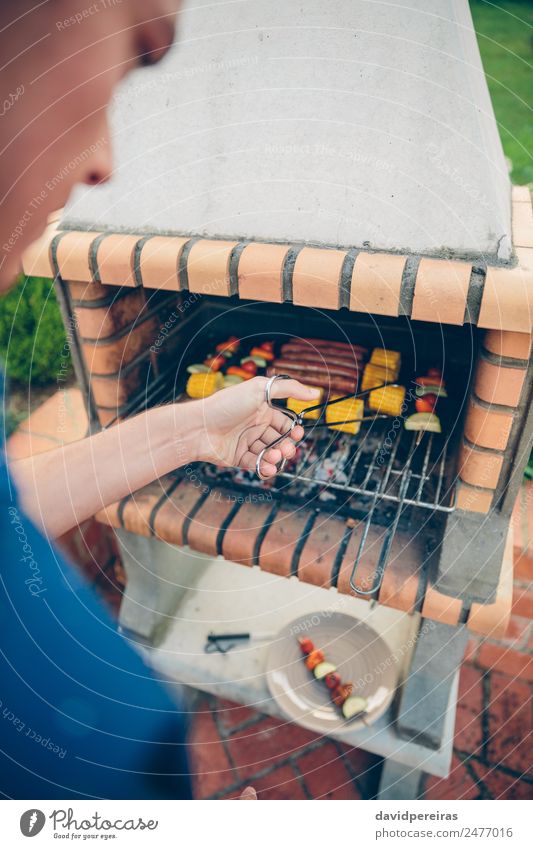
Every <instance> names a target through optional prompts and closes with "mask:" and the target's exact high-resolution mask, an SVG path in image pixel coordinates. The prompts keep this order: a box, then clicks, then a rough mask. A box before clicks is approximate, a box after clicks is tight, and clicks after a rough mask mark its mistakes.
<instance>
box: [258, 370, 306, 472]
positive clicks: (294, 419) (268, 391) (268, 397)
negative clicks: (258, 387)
mask: <svg viewBox="0 0 533 849" xmlns="http://www.w3.org/2000/svg"><path fill="white" fill-rule="evenodd" d="M276 380H291V377H290V375H288V374H274V375H273V376H272V377H270V378H269V379H268V380H267V383H266V386H265V401H266V403H267V404H268V406H269V407H270V408H271V409H272V410H280V412H282V413H284V414H285V415H286V416H287V418H288V419H291V426H290V428H289V430H287V431H285V433H282V434H281V436H278V438H277V439H275V440H274V441H273V442H271V443H270V444H269V445H266V446H265V447H264V448H262V449H261V451H260V452H259V454H258V455H257V460H256V461H255V472H256V474H257V477H258V478H259V480H262V481H264V480H268V479H269V478H270V477H272V475H264V474H263V473H262V471H261V463H262V462H263V458H264V456H265V453H266V452H267V451H270V449H271V448H275V447H276V445H279V444H280V442H283V440H284V439H286V438H287V437H288V436H290V435H291V433H292V432H293V430H294V428H295V427H296V425H298V424H300V423H301V416H299V415H297V413H295V412H294V411H293V410H289V409H284V408H282V407H276V406H275V405H274V404H273V403H272V386H273V384H274V382H275V381H276ZM286 463H287V458H286V457H282V458H281V460H280V461H279V462H278V463H276V464H275V466H276V474H279V473H280V472H282V471H283V469H284V468H285V465H286Z"/></svg>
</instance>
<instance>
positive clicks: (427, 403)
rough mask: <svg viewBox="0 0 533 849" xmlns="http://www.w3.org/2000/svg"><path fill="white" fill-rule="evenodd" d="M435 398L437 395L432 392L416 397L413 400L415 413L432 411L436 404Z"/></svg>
mask: <svg viewBox="0 0 533 849" xmlns="http://www.w3.org/2000/svg"><path fill="white" fill-rule="evenodd" d="M437 400H438V399H437V396H436V395H434V394H433V393H432V392H430V393H428V394H427V395H422V397H421V398H417V399H416V401H415V407H416V411H417V413H432V412H433V411H434V410H435V407H436V406H437Z"/></svg>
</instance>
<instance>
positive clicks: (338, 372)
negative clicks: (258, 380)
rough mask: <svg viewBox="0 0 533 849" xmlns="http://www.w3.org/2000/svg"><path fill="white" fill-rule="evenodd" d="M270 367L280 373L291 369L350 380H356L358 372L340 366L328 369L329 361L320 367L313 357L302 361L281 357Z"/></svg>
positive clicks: (348, 367) (349, 367)
mask: <svg viewBox="0 0 533 849" xmlns="http://www.w3.org/2000/svg"><path fill="white" fill-rule="evenodd" d="M272 365H275V366H276V368H278V369H279V370H280V371H283V369H284V368H292V369H297V370H298V371H301V372H307V371H313V372H319V373H320V374H322V375H323V376H324V377H326V378H333V377H348V378H351V379H353V380H357V377H358V375H359V371H358V369H357V367H354V366H345V365H342V366H338V365H336V366H333V365H331V367H330V362H329V360H328V362H327V363H326V364H325V365H322V364H321V363H320V361H318V362H317V359H316V357H315V359H314V360H304V359H297V360H296V359H294V360H291V359H285V357H283V358H280V359H278V360H275V361H274V363H273V364H272Z"/></svg>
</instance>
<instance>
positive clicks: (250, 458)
mask: <svg viewBox="0 0 533 849" xmlns="http://www.w3.org/2000/svg"><path fill="white" fill-rule="evenodd" d="M273 450H276V449H273ZM280 459H281V452H280V451H278V459H277V460H276V461H275V462H279V460H280ZM239 465H240V467H241V469H244V470H245V471H247V472H255V471H256V465H257V454H252V452H251V451H246V453H245V454H243V456H242V459H241V462H240V463H239ZM259 468H260V469H261V474H262V475H263V476H264V477H266V478H273V477H274V476H275V475H277V473H278V467H277V466H276V465H275V464H274V463H272V462H269V463H267V462H265V460H262V462H261V464H260V467H259Z"/></svg>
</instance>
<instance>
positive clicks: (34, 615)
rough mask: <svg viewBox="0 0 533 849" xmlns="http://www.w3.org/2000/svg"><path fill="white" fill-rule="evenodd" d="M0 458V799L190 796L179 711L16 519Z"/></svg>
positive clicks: (92, 601)
mask: <svg viewBox="0 0 533 849" xmlns="http://www.w3.org/2000/svg"><path fill="white" fill-rule="evenodd" d="M1 384H2V379H1V377H0V392H1ZM0 440H1V437H0ZM0 455H1V457H0V534H1V554H0V793H2V794H3V796H4V797H8V798H14V799H54V798H62V799H78V798H90V797H96V798H103V799H149V798H175V799H188V798H190V797H191V789H190V781H189V775H188V773H189V771H188V765H187V755H186V747H185V733H186V723H185V716H184V713H183V712H182V711H180V708H179V706H176V704H175V702H173V701H172V700H171V698H170V696H169V695H168V694H167V692H166V690H165V689H164V687H163V685H162V684H160V683H159V682H158V681H157V680H156V678H155V676H154V673H153V672H152V671H151V670H150V669H149V668H148V667H147V666H146V665H145V663H144V662H143V660H142V659H141V657H140V656H139V655H138V654H137V652H136V651H135V650H134V649H133V648H131V647H130V646H129V645H128V643H127V642H126V640H125V639H124V638H122V637H121V636H120V634H118V633H117V630H116V624H115V622H114V621H113V619H112V618H111V616H110V615H109V614H108V613H107V611H106V609H105V608H104V606H103V605H102V604H101V603H100V602H99V601H98V599H97V598H96V596H95V594H94V592H93V591H92V590H91V588H90V587H89V586H88V585H87V584H86V583H85V582H84V580H83V579H82V578H81V576H80V575H79V574H78V572H77V571H75V570H74V569H73V568H72V567H71V566H69V564H68V563H67V562H66V561H65V559H64V558H63V556H62V555H61V554H60V553H59V552H58V551H57V550H56V549H55V548H54V547H53V546H52V544H51V543H50V542H49V541H47V540H46V539H45V537H44V536H43V535H42V534H41V533H40V532H39V531H38V530H37V529H36V528H35V527H34V526H33V525H32V523H31V522H30V520H29V519H28V518H27V517H26V516H25V515H24V513H23V511H22V510H21V508H20V507H19V505H18V503H17V494H16V491H15V487H14V485H13V481H12V480H11V479H10V477H9V473H8V470H7V466H6V458H5V451H4V444H3V441H0Z"/></svg>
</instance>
